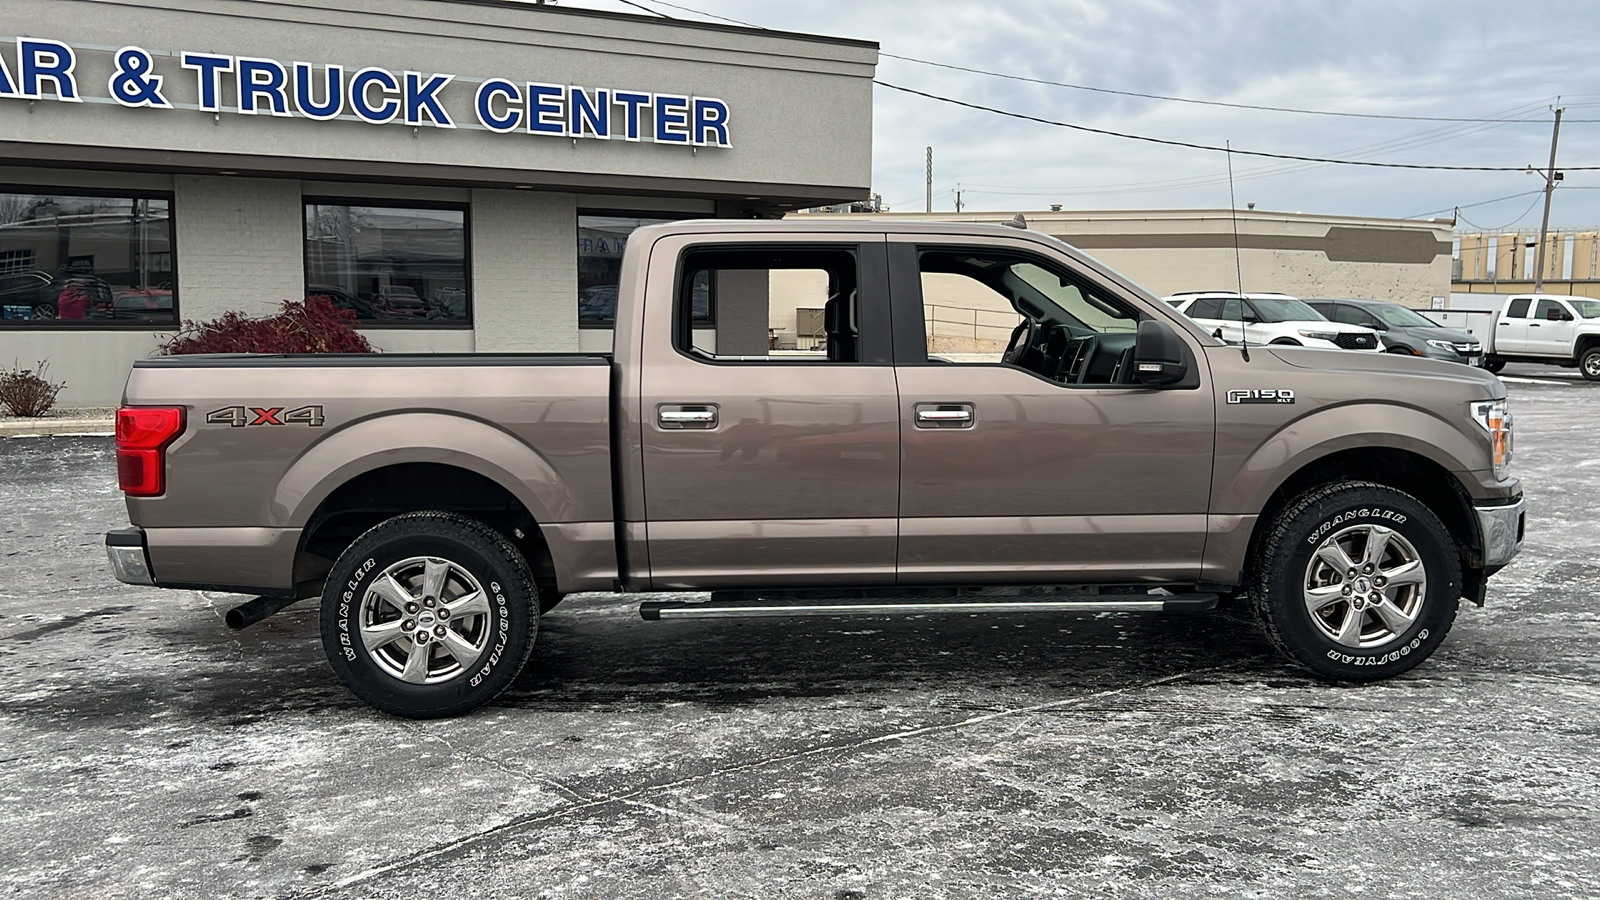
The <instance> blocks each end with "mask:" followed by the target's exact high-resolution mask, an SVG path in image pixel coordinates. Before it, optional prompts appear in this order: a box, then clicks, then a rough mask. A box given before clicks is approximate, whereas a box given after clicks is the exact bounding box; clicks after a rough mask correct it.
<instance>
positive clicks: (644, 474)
mask: <svg viewBox="0 0 1600 900" xmlns="http://www.w3.org/2000/svg"><path fill="white" fill-rule="evenodd" d="M952 311H954V312H952ZM1505 396H1506V394H1505V388H1504V386H1503V385H1502V384H1501V383H1500V382H1499V380H1498V379H1496V378H1495V377H1494V376H1493V375H1490V374H1488V373H1485V372H1482V371H1478V370H1475V369H1472V368H1469V367H1466V366H1460V365H1450V364H1447V363H1441V362H1433V361H1429V360H1425V359H1417V358H1398V357H1394V356H1389V355H1375V354H1371V353H1353V352H1345V351H1338V350H1314V349H1307V348H1301V347H1280V346H1273V347H1239V346H1229V345H1226V344H1224V343H1222V342H1220V341H1217V340H1215V339H1213V338H1212V337H1210V336H1209V335H1207V334H1206V333H1205V331H1204V330H1203V329H1202V328H1200V327H1198V326H1197V325H1195V324H1194V323H1193V322H1191V321H1190V320H1188V319H1187V318H1185V317H1184V316H1183V315H1182V314H1180V313H1178V312H1176V311H1174V310H1173V309H1172V308H1171V307H1169V306H1167V305H1166V304H1164V303H1162V302H1161V301H1160V300H1158V299H1157V298H1155V297H1154V296H1152V295H1150V294H1149V293H1147V292H1146V291H1144V290H1142V289H1140V288H1139V287H1137V286H1136V285H1134V284H1132V283H1130V282H1128V281H1127V280H1126V279H1124V278H1122V277H1120V276H1119V275H1117V274H1116V273H1115V272H1113V271H1111V270H1110V269H1107V268H1106V267H1105V266H1103V265H1101V264H1099V263H1097V262H1096V261H1094V260H1093V259H1090V258H1088V257H1086V256H1084V255H1083V254H1081V253H1078V252H1077V251H1075V250H1073V249H1072V248H1071V247H1068V246H1067V245H1065V244H1063V243H1061V242H1059V241H1057V240H1055V239H1053V238H1050V237H1048V236H1045V235H1042V234H1037V233H1033V232H1030V231H1026V230H1022V229H1013V228H1005V227H1001V226H980V225H931V224H929V225H911V224H900V223H896V224H892V225H886V224H883V223H881V222H875V221H872V220H871V219H868V218H866V217H863V219H862V220H861V221H854V220H849V221H829V222H795V221H792V220H791V221H778V222H750V221H702V222H684V223H676V224H672V225H658V226H652V227H648V228H643V229H640V230H639V231H637V232H636V233H635V234H634V236H633V237H632V238H631V239H630V240H629V241H628V246H627V251H626V255H625V256H624V259H623V268H622V279H621V286H620V289H619V302H618V307H617V320H616V331H615V345H614V351H613V352H612V353H610V354H587V355H583V354H574V355H526V356H519V355H462V356H446V355H416V356H412V355H390V354H383V355H361V356H210V357H172V358H162V359H151V360H144V361H140V362H138V363H137V364H135V366H134V368H133V372H132V374H131V376H130V377H129V380H128V386H127V391H126V396H125V399H124V407H123V409H121V410H120V411H119V413H118V421H117V457H118V471H119V478H120V481H121V485H122V488H123V490H124V491H125V492H126V494H127V504H128V515H129V518H130V520H131V521H132V522H133V527H131V528H126V529H121V530H118V531H114V532H112V533H110V534H109V535H107V539H106V543H107V551H108V554H109V556H110V559H111V564H112V566H113V568H114V570H115V572H116V575H117V577H118V578H119V579H121V580H122V581H125V582H128V583H130V584H146V585H148V584H155V585H160V586H162V587H171V588H197V589H209V590H221V591H238V592H249V593H254V594H258V595H261V596H260V598H259V599H257V600H254V601H251V602H250V603H246V604H244V605H243V606H240V607H238V608H237V609H234V610H233V611H232V612H231V613H230V614H229V619H230V623H231V624H233V625H234V626H235V627H243V626H244V625H247V624H249V623H250V622H252V621H256V620H258V619H260V618H262V617H264V616H266V615H270V614H271V613H273V612H275V611H276V610H277V609H279V608H281V607H283V606H285V605H287V604H288V603H289V602H292V601H294V600H296V599H300V598H307V597H314V596H319V595H320V597H321V599H322V606H321V617H322V618H321V622H322V636H323V644H324V647H325V649H326V651H327V655H328V659H329V660H330V661H331V663H332V665H333V668H334V671H335V672H337V673H338V675H339V677H340V678H341V679H342V680H343V681H344V682H345V683H346V684H347V685H348V686H349V687H350V688H351V689H352V690H353V691H354V692H355V693H356V694H358V695H360V696H361V697H362V698H363V699H365V700H366V701H368V702H369V703H371V704H372V705H374V706H376V707H378V708H380V709H383V710H386V711H388V712H391V713H395V714H398V715H403V716H417V717H423V716H446V715H453V714H458V713H462V712H466V711H468V710H471V709H473V708H475V707H477V706H479V705H481V704H483V703H486V702H488V701H489V700H490V699H492V698H493V697H494V696H495V695H496V694H497V693H498V692H500V691H501V690H502V689H504V688H505V687H506V686H507V685H508V684H509V683H510V682H511V681H512V679H513V678H514V677H515V676H516V674H517V672H518V670H519V669H520V667H521V666H522V665H523V663H524V661H525V660H526V659H527V657H528V655H529V653H530V651H531V649H532V646H533V642H534V637H535V634H536V632H537V629H538V623H539V616H540V614H541V613H543V612H545V611H547V610H549V609H550V608H551V607H553V606H554V605H555V604H556V603H557V602H558V601H559V600H560V599H561V598H562V597H563V596H564V595H566V594H569V593H573V592H579V591H651V592H664V591H686V592H687V591H699V592H707V591H709V592H710V597H709V599H706V598H705V597H704V596H703V595H702V596H701V597H698V598H690V599H689V600H686V601H683V602H674V601H662V600H660V599H659V598H655V599H652V600H650V601H649V602H646V603H645V604H643V606H642V607H641V612H642V613H643V614H644V616H645V618H649V619H671V618H676V617H684V616H739V615H791V614H828V615H843V614H860V613H867V614H873V615H882V614H886V613H891V612H916V613H926V612H936V611H941V610H960V611H963V612H971V611H991V612H1008V613H1011V612H1017V611H1020V610H1063V609H1065V610H1105V609H1117V610H1143V609H1148V610H1152V611H1158V610H1195V609H1206V608H1210V607H1212V606H1215V605H1216V604H1217V603H1218V602H1219V598H1221V599H1222V600H1225V601H1228V602H1239V603H1248V604H1249V605H1250V606H1252V607H1253V608H1254V610H1255V612H1256V614H1257V615H1258V616H1259V619H1260V621H1261V624H1262V626H1263V628H1264V629H1265V631H1266V633H1267V635H1268V636H1269V637H1270V638H1271V639H1272V640H1273V641H1274V643H1275V644H1276V645H1277V646H1278V647H1279V648H1281V649H1282V651H1283V652H1284V653H1285V654H1286V655H1287V656H1288V658H1289V659H1290V660H1292V661H1294V662H1295V663H1298V664H1299V665H1300V666H1302V667H1304V668H1306V669H1308V670H1310V671H1311V672H1313V673H1315V674H1317V675H1319V676H1322V677H1326V678H1333V679H1347V680H1366V679H1375V678H1382V677H1386V676H1390V675H1395V674H1398V673H1400V672H1404V671H1406V670H1408V669H1410V668H1411V667H1413V666H1415V665H1417V664H1418V663H1419V662H1421V661H1422V660H1423V659H1424V658H1426V657H1427V656H1428V655H1429V654H1430V653H1432V652H1433V650H1434V649H1435V648H1436V647H1438V646H1439V644H1440V642H1441V641H1442V640H1443V639H1444V637H1445V633H1446V632H1447V631H1448V630H1449V628H1450V625H1451V623H1452V621H1453V620H1454V618H1455V615H1456V607H1457V603H1458V600H1459V599H1461V598H1466V599H1468V600H1471V601H1474V602H1476V603H1479V604H1481V603H1482V602H1483V599H1484V594H1485V589H1486V584H1487V579H1488V578H1489V576H1491V575H1493V574H1494V573H1495V572H1496V571H1497V570H1499V569H1500V568H1501V567H1502V566H1504V565H1505V564H1506V563H1507V562H1509V561H1510V560H1511V558H1512V556H1514V555H1515V554H1516V553H1517V551H1518V549H1519V548H1520V546H1521V542H1522V532H1523V517H1524V503H1523V499H1522V493H1521V490H1520V487H1519V483H1518V481H1517V480H1516V479H1515V478H1513V477H1511V476H1510V474H1509V473H1508V471H1507V468H1508V466H1509V464H1510V462H1511V450H1512V446H1511V417H1510V415H1509V414H1508V413H1507V412H1506V406H1505ZM1043 586H1050V587H1043ZM1062 586H1065V587H1062Z"/></svg>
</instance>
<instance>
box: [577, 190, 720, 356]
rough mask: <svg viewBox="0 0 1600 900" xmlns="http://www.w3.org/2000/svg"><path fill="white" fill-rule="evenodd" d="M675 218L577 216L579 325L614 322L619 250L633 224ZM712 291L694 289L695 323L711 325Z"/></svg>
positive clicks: (601, 325) (619, 276) (603, 325)
mask: <svg viewBox="0 0 1600 900" xmlns="http://www.w3.org/2000/svg"><path fill="white" fill-rule="evenodd" d="M673 221H676V219H650V218H643V217H639V216H617V215H590V214H581V215H579V216H578V325H579V326H581V327H584V328H612V327H614V326H615V325H616V322H617V284H618V282H620V281H621V280H622V251H623V250H624V249H625V248H626V247H627V245H628V235H630V234H632V233H633V230H634V229H635V228H642V227H644V226H646V225H660V224H662V223H665V222H673ZM711 310H712V301H711V291H710V289H709V288H708V287H707V286H706V285H705V284H703V283H702V284H700V285H697V289H696V290H695V293H694V324H695V327H698V328H710V327H711V325H712V321H711Z"/></svg>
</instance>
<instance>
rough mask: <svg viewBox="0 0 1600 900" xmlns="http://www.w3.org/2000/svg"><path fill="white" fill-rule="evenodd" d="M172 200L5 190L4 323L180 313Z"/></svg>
mask: <svg viewBox="0 0 1600 900" xmlns="http://www.w3.org/2000/svg"><path fill="white" fill-rule="evenodd" d="M171 209H172V203H171V201H170V200H168V199H167V198H164V197H130V196H120V197H90V196H82V195H78V194H57V193H48V192H43V191H3V190H0V325H4V326H10V327H20V328H41V327H42V328H50V327H62V326H80V325H82V326H104V327H114V326H118V325H126V326H132V327H149V326H153V325H154V326H171V325H176V324H177V322H178V310H177V301H176V292H175V288H174V285H173V274H172V271H173V268H172V219H171Z"/></svg>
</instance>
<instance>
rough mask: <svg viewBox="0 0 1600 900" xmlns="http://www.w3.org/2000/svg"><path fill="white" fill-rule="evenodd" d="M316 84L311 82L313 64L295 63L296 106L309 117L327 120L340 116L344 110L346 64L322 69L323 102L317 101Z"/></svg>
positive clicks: (320, 120) (302, 113) (322, 120)
mask: <svg viewBox="0 0 1600 900" xmlns="http://www.w3.org/2000/svg"><path fill="white" fill-rule="evenodd" d="M315 87H316V86H315V85H313V84H312V83H311V64H310V63H302V62H297V63H295V64H294V108H295V109H298V110H300V115H302V116H305V117H306V118H308V119H316V120H317V121H319V122H325V121H327V120H328V119H335V118H338V116H339V114H340V113H342V112H344V66H324V67H323V69H322V102H321V103H318V102H317V94H316V91H315Z"/></svg>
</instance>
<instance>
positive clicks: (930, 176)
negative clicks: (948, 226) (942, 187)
mask: <svg viewBox="0 0 1600 900" xmlns="http://www.w3.org/2000/svg"><path fill="white" fill-rule="evenodd" d="M927 179H928V180H927V196H928V208H927V209H926V210H924V212H933V148H932V147H929V148H928V176H927Z"/></svg>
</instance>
